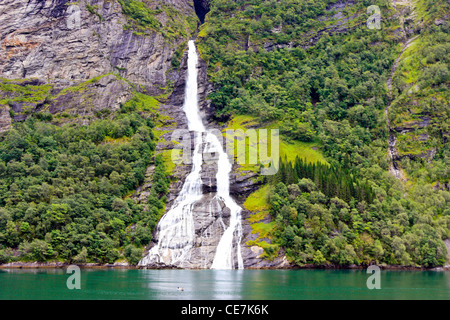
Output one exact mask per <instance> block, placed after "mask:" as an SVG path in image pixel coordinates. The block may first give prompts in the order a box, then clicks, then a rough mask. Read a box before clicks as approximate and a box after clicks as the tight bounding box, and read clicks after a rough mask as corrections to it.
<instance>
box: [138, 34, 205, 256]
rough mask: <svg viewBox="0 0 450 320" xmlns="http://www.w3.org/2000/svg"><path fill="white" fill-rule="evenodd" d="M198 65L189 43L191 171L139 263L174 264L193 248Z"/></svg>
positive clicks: (198, 184) (198, 189)
mask: <svg viewBox="0 0 450 320" xmlns="http://www.w3.org/2000/svg"><path fill="white" fill-rule="evenodd" d="M197 63H198V57H197V53H196V50H195V45H194V42H193V41H190V42H189V55H188V77H187V81H186V93H185V99H184V107H183V108H184V111H185V113H186V117H187V120H188V127H189V130H190V131H195V135H194V136H195V142H194V144H195V148H194V154H193V156H192V170H191V173H190V174H189V175H188V176H187V177H186V181H185V182H184V185H183V187H182V189H181V191H180V194H179V195H178V197H177V198H176V199H175V201H174V203H173V205H172V208H171V209H170V210H169V211H168V212H167V213H166V214H165V215H164V216H163V217H162V218H161V220H160V222H159V224H158V230H159V238H158V243H157V244H156V245H155V246H154V247H153V248H152V249H151V250H150V251H149V252H148V254H147V256H146V257H144V258H143V259H142V260H141V261H140V262H139V264H140V265H147V264H149V263H151V262H157V263H164V264H166V265H175V264H179V263H182V262H183V261H184V260H186V259H188V258H189V251H190V249H191V248H192V247H193V245H194V239H195V233H194V218H193V215H192V208H193V205H194V204H195V203H196V202H197V201H198V200H200V199H201V198H202V180H201V176H200V172H201V168H202V154H201V146H202V132H204V131H205V127H204V126H203V123H202V120H201V118H200V115H199V110H198V98H197V92H198V88H197V75H198V73H197Z"/></svg>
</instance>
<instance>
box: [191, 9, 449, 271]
mask: <svg viewBox="0 0 450 320" xmlns="http://www.w3.org/2000/svg"><path fill="white" fill-rule="evenodd" d="M374 5H375V6H377V7H375V8H373V7H372V8H371V9H370V6H374ZM377 8H378V9H377ZM448 10H449V7H448V2H446V1H428V0H423V1H406V2H405V1H403V2H400V1H392V2H388V1H297V0H291V1H282V2H274V1H244V0H242V1H234V2H228V1H212V2H211V11H210V13H209V14H208V15H207V17H206V22H205V24H204V25H203V26H202V29H201V32H200V34H199V47H200V52H201V53H202V57H203V58H204V59H205V60H206V61H207V62H208V63H209V69H208V72H209V77H210V79H211V82H212V84H213V85H214V89H213V90H212V93H211V94H210V95H209V97H210V99H211V103H212V104H213V105H214V106H215V107H216V108H217V109H218V110H219V111H218V113H219V114H221V117H222V119H229V121H230V122H229V125H230V126H233V125H234V124H235V123H239V124H241V125H242V127H244V128H245V127H251V128H255V127H256V128H258V127H259V128H279V129H280V132H281V134H282V135H281V139H282V141H285V142H291V143H290V144H289V143H286V144H282V145H281V153H282V154H283V153H284V154H285V155H286V158H285V160H284V159H283V158H284V157H285V156H284V155H282V157H283V158H282V159H281V160H282V166H281V167H280V171H279V174H278V175H277V176H275V177H274V178H273V179H271V181H269V182H271V183H269V184H268V185H267V186H266V187H265V188H264V190H265V192H266V194H267V193H268V195H269V196H268V197H267V198H266V199H265V200H264V201H259V202H258V201H257V200H256V198H255V197H261V196H262V194H261V193H258V196H250V198H249V199H251V201H249V202H248V206H249V207H252V208H255V207H256V208H258V207H259V208H260V213H259V214H258V215H255V216H254V217H253V218H251V223H252V227H253V230H254V232H255V233H256V234H259V235H260V237H258V239H257V240H255V241H254V242H253V244H255V245H260V246H261V247H264V248H266V249H267V250H266V254H267V255H272V256H273V252H274V249H275V252H276V248H277V246H278V247H282V248H284V249H286V251H287V254H288V256H289V258H290V261H291V262H293V263H295V264H298V265H305V264H315V265H323V264H333V265H348V264H368V263H373V262H377V263H386V264H399V265H421V266H433V265H443V264H444V263H445V261H446V259H447V253H446V248H445V245H444V242H443V240H444V239H447V238H448V237H449V235H450V234H449V227H450V225H449V217H448V213H449V211H448V204H449V192H448V181H449V172H448V169H447V168H448V167H449V154H448V138H447V135H448V110H449V109H448V105H449V97H448V92H449V90H448V89H449V88H448V85H449V73H448V58H447V57H448V51H447V47H448V43H449V40H450V39H449V34H448V33H449V23H448ZM377 11H378V12H379V17H380V20H379V22H380V24H379V27H376V20H377V16H376V14H375V15H374V12H377ZM374 24H375V27H374ZM408 41H409V42H408ZM386 110H387V112H385V111H386ZM386 117H388V119H386ZM241 119H245V121H241ZM386 124H388V126H387V125H386ZM299 143H303V148H301V149H300V148H299V147H297V146H298V145H299ZM308 143H314V145H310V147H309V148H308V147H307V146H308V145H307V144H308ZM305 144H306V145H305ZM389 145H390V146H389ZM305 146H306V148H305ZM313 146H314V147H313ZM313 148H314V149H313ZM300 150H301V151H300ZM283 151H284V152H283ZM313 151H315V152H317V151H320V152H321V153H322V154H323V155H324V156H325V159H326V162H328V163H329V164H330V165H331V170H330V169H327V168H325V167H323V166H319V165H315V166H312V165H308V162H316V161H317V160H315V159H314V157H313V156H312V152H313ZM389 154H391V156H389ZM296 156H298V157H299V160H296V159H295V157H296ZM300 159H303V161H300ZM313 159H314V160H313ZM289 161H290V162H291V164H289ZM392 163H394V165H395V166H396V167H397V168H398V169H397V171H400V170H401V171H402V172H404V173H405V178H404V179H398V178H397V177H398V176H397V177H396V176H395V175H392V174H390V173H389V167H390V166H391V165H392ZM400 168H401V169H400ZM298 179H300V180H301V179H303V180H301V181H300V182H298ZM308 179H309V180H308ZM270 190H272V191H270ZM255 195H256V194H255ZM438 199H439V200H438ZM255 203H259V205H255ZM269 213H270V214H271V216H272V221H273V220H275V221H273V222H270V221H271V219H270V218H269V217H268V214H269ZM268 238H271V240H272V241H271V242H272V244H270V242H269V243H268V242H267V239H268ZM274 244H275V245H277V246H274ZM425 252H426V253H425Z"/></svg>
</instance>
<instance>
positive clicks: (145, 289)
mask: <svg viewBox="0 0 450 320" xmlns="http://www.w3.org/2000/svg"><path fill="white" fill-rule="evenodd" d="M70 276H71V274H66V270H65V269H51V270H46V269H36V270H17V269H16V270H13V269H9V270H0V299H2V300H4V299H44V300H45V299H51V300H57V299H65V300H72V299H88V300H91V299H102V300H111V299H114V300H119V299H120V300H125V299H133V300H148V299H151V300H155V299H170V300H173V299H190V300H191V299H192V300H212V299H227V300H234V299H244V300H279V299H282V300H293V299H446V300H447V299H450V272H448V271H447V272H437V271H385V270H382V271H381V273H380V281H381V289H379V290H377V289H373V290H369V289H368V288H367V285H366V281H367V279H368V277H369V276H370V274H367V273H366V271H365V270H230V271H218V270H198V271H193V270H86V269H82V270H81V274H80V277H81V278H80V280H81V281H80V283H81V289H80V290H77V289H74V290H69V289H68V288H67V285H66V282H67V279H68V278H69V277H70ZM178 286H181V287H183V288H184V291H182V292H180V291H178V290H177V287H178Z"/></svg>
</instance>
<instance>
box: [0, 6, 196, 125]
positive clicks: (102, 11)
mask: <svg viewBox="0 0 450 320" xmlns="http://www.w3.org/2000/svg"><path fill="white" fill-rule="evenodd" d="M160 4H161V5H165V6H169V7H171V10H172V11H171V12H175V13H178V14H179V15H180V16H181V17H189V18H191V19H194V18H195V12H194V8H193V4H192V3H191V1H188V0H177V1H175V0H171V1H170V0H167V1H160ZM0 10H1V11H0V25H1V26H2V28H1V30H0V75H1V78H3V79H37V81H39V85H38V86H37V87H36V88H34V89H35V91H42V90H41V89H42V86H43V85H45V84H48V85H49V86H50V88H49V90H46V92H45V94H44V95H43V96H42V95H41V99H31V100H30V99H24V98H23V97H22V99H20V97H13V98H10V99H9V100H8V101H4V100H5V99H3V100H1V99H0V100H1V101H0V103H1V104H2V109H4V108H5V105H6V104H8V105H9V106H11V107H12V108H13V109H14V112H15V114H16V115H15V116H17V119H16V120H22V119H23V118H25V117H26V114H27V113H32V112H35V111H40V110H44V111H49V112H51V113H58V112H64V111H65V112H67V113H69V114H71V115H78V116H81V117H87V116H92V115H93V114H95V112H99V111H102V110H104V109H107V110H109V111H115V110H117V109H118V108H119V105H120V103H121V102H124V101H126V100H127V99H128V98H129V96H130V93H131V91H132V89H133V88H132V87H131V84H133V87H134V89H135V88H138V90H141V91H145V92H146V93H148V94H151V95H158V94H161V93H164V88H166V87H167V86H168V78H167V71H168V70H169V69H170V68H171V58H172V56H173V54H174V52H175V50H176V49H177V46H178V45H179V44H180V43H182V42H183V41H185V40H186V38H187V37H189V34H184V35H182V34H180V36H179V37H178V38H177V37H175V38H174V37H172V38H170V39H169V38H168V37H167V35H166V34H164V33H163V32H159V31H158V30H155V31H152V30H150V31H149V32H145V35H143V34H142V32H141V33H139V32H136V30H133V28H128V27H127V26H128V23H129V21H130V19H131V18H130V17H128V16H126V15H125V14H123V13H122V7H121V5H120V3H119V2H118V1H102V0H90V1H79V2H76V3H75V2H74V3H71V2H70V1H68V0H46V1H44V0H31V1H27V0H20V1H16V0H4V1H2V5H1V9H0ZM155 18H156V19H159V21H160V23H161V26H162V28H163V27H164V25H165V24H167V23H168V22H167V19H168V18H167V16H166V15H165V12H161V13H160V14H158V15H155ZM188 31H189V30H188ZM192 31H193V30H190V31H189V32H192ZM184 32H185V31H184ZM189 32H188V33H189ZM105 75H108V76H107V77H105ZM99 78H101V79H99ZM125 79H126V80H125ZM3 83H4V81H3ZM17 85H20V83H18V84H17ZM0 90H1V91H0V94H1V95H2V96H3V98H4V97H5V96H6V95H7V92H8V90H5V87H4V86H2V87H0ZM14 98H15V99H14ZM45 98H47V100H45ZM2 118H4V117H2ZM6 118H7V117H5V120H4V121H2V124H3V123H5V125H7V123H8V120H7V119H6ZM3 130H4V129H3Z"/></svg>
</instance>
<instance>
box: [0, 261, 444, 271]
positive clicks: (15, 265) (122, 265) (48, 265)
mask: <svg viewBox="0 0 450 320" xmlns="http://www.w3.org/2000/svg"><path fill="white" fill-rule="evenodd" d="M71 265H77V266H78V267H80V268H81V269H99V270H101V269H103V270H107V269H148V270H174V269H177V268H170V267H167V268H163V267H140V266H134V265H129V264H128V263H126V262H116V263H113V264H110V263H107V264H100V263H86V264H73V263H68V262H37V261H34V262H22V261H16V262H9V263H5V264H0V270H2V269H64V268H67V267H68V266H71ZM373 265H376V264H373ZM376 266H378V267H379V268H380V269H381V270H391V271H395V270H396V271H450V265H445V266H440V267H432V268H427V267H415V266H399V265H382V264H380V265H376ZM368 267H369V265H367V266H366V265H361V266H358V265H350V266H339V265H324V266H315V265H305V266H292V267H284V268H270V267H265V268H245V269H244V270H302V269H303V270H363V269H367V268H368ZM179 270H208V269H179Z"/></svg>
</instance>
